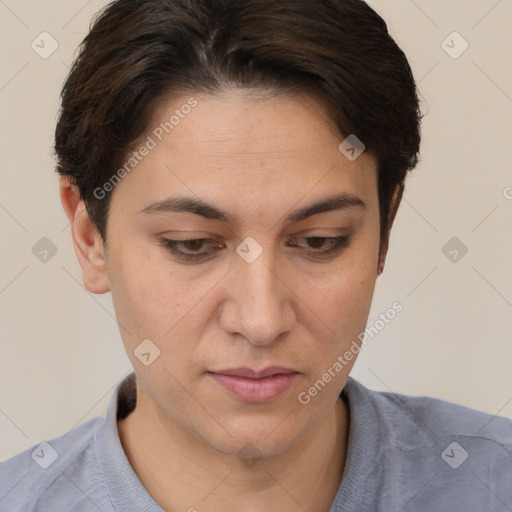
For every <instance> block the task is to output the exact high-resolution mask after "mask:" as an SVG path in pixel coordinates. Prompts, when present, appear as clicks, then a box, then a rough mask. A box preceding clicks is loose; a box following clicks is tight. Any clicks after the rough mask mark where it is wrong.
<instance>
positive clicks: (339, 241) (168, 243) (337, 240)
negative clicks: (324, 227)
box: [159, 234, 352, 261]
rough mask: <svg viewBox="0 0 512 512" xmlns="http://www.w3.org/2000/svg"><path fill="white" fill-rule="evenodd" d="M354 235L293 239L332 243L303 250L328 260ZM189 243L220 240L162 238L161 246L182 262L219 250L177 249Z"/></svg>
mask: <svg viewBox="0 0 512 512" xmlns="http://www.w3.org/2000/svg"><path fill="white" fill-rule="evenodd" d="M351 237H352V234H345V235H338V236H318V235H317V236H315V235H303V236H299V237H294V238H292V242H295V241H296V240H297V239H299V240H302V239H305V240H310V239H318V240H322V241H323V242H324V243H325V242H331V243H332V245H331V247H329V248H328V249H314V248H309V249H303V251H302V252H303V253H306V254H307V255H308V256H310V257H313V258H328V257H329V256H333V257H336V256H337V255H338V254H339V253H341V252H342V251H343V249H345V248H346V247H347V246H348V245H349V243H350V240H351ZM187 242H203V243H206V244H207V243H216V242H217V243H218V242H219V239H218V238H217V237H209V238H208V237H203V238H191V237H187V238H183V239H179V240H175V239H169V238H162V239H161V240H160V242H159V245H160V246H163V247H164V248H166V249H167V250H169V251H170V252H171V253H172V254H173V255H175V256H176V257H177V258H178V259H180V260H182V261H199V260H204V259H205V258H207V257H208V256H210V255H211V254H212V253H213V252H216V250H218V249H219V248H218V247H217V248H216V249H213V250H210V251H203V252H195V253H194V252H185V251H181V250H179V249H176V247H180V245H181V246H183V244H185V243H187ZM291 246H292V247H297V246H299V244H297V243H292V244H291Z"/></svg>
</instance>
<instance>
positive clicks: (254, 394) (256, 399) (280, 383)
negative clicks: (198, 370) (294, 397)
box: [208, 373, 298, 403]
mask: <svg viewBox="0 0 512 512" xmlns="http://www.w3.org/2000/svg"><path fill="white" fill-rule="evenodd" d="M208 375H210V377H211V378H212V379H213V380H214V381H215V382H217V383H218V384H220V385H221V386H223V387H224V389H226V390H228V391H229V392H231V393H232V394H233V395H235V396H236V397H237V398H238V399H239V400H242V401H243V402H250V403H264V402H270V401H271V400H274V399H275V398H277V397H278V396H279V395H281V394H282V393H284V392H285V391H286V390H287V389H289V388H290V386H291V385H292V382H293V380H294V379H295V378H296V377H297V375H298V373H287V374H283V373H279V374H276V375H271V376H269V377H264V378H261V379H250V378H248V377H238V376H235V375H222V374H219V373H209V374H208Z"/></svg>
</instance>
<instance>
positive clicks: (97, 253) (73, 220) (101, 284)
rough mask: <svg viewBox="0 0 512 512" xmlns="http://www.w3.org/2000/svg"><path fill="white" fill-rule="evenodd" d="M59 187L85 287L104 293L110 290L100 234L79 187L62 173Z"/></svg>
mask: <svg viewBox="0 0 512 512" xmlns="http://www.w3.org/2000/svg"><path fill="white" fill-rule="evenodd" d="M59 190H60V199H61V202H62V206H63V208H64V211H65V212H66V215H67V217H68V220H69V223H70V225H71V236H72V237H73V246H74V248H75V252H76V255H77V258H78V263H79V264H80V267H81V268H82V280H83V283H84V286H85V287H86V288H87V290H89V291H90V292H92V293H106V292H108V291H109V290H110V283H109V281H108V277H107V271H106V259H105V248H104V246H103V241H102V240H101V237H100V234H99V233H98V230H97V229H96V226H95V225H94V223H93V222H92V221H91V218H90V217H89V214H88V213H87V210H86V209H85V204H84V202H83V200H82V197H81V195H80V192H79V190H78V187H77V186H76V185H74V184H73V183H71V181H70V180H69V178H68V177H67V176H61V178H60V181H59Z"/></svg>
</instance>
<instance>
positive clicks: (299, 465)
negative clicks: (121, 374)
mask: <svg viewBox="0 0 512 512" xmlns="http://www.w3.org/2000/svg"><path fill="white" fill-rule="evenodd" d="M118 430H119V436H120V439H121V443H122V445H123V448H124V451H125V453H126V455H127V458H128V460H129V461H130V464H131V465H132V467H133V469H134V471H135V473H136V474H137V476H138V477H139V479H140V481H141V482H142V484H143V485H144V487H145V488H146V489H147V490H148V492H149V494H150V495H151V496H152V497H153V499H154V500H155V501H156V502H157V503H158V504H159V505H160V506H161V507H162V508H163V509H164V510H167V511H174V510H195V509H197V510H201V509H204V508H208V509H209V510H214V511H224V510H230V509H232V508H233V507H232V504H233V503H239V504H243V509H244V510H246V511H250V512H260V511H262V512H263V511H267V510H276V509H278V510H280V511H282V512H288V511H294V512H295V511H297V510H304V509H305V510H308V511H310V512H327V511H328V510H329V508H330V506H331V504H332V502H333V501H334V498H335V496H336V493H337V490H338V488H339V485H340V483H341V479H342V475H343V469H344V465H345V458H346V447H347V438H348V411H347V408H346V405H345V404H344V402H343V401H342V400H341V399H338V400H337V401H336V404H335V405H334V406H333V407H332V408H331V409H330V410H329V411H328V413H327V414H326V415H325V416H324V418H323V419H322V420H321V421H320V422H319V423H318V424H317V425H316V426H315V427H314V428H313V429H312V430H311V431H309V432H308V433H307V434H306V435H304V436H303V437H302V438H301V439H300V440H299V441H298V442H297V443H296V444H295V445H293V446H292V447H291V448H290V449H289V450H287V451H285V452H283V453H281V454H280V455H276V456H273V457H268V458H261V459H254V460H253V461H252V462H251V461H247V463H246V464H242V463H241V461H240V459H239V458H238V457H237V456H229V455H226V454H223V453H219V452H218V451H217V450H215V449H213V448H212V447H211V446H209V445H207V444H206V443H205V442H204V441H203V440H202V439H201V438H199V437H198V436H196V435H195V434H194V433H193V432H191V431H189V430H187V429H185V428H183V427H182V426H181V425H178V424H177V423H175V422H172V421H170V419H169V418H168V417H167V416H165V417H164V415H163V413H162V412H161V411H159V410H158V408H157V406H156V404H154V403H152V401H151V400H150V399H149V398H148V396H147V395H145V394H144V393H143V391H142V390H139V386H137V406H136V408H135V410H134V411H133V412H132V413H131V414H129V415H128V416H127V417H126V418H125V419H123V420H120V421H118Z"/></svg>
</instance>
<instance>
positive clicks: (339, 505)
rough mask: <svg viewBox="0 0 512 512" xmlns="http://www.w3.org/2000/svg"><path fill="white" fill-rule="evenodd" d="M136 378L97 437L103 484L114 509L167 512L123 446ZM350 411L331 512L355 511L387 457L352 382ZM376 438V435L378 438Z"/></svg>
mask: <svg viewBox="0 0 512 512" xmlns="http://www.w3.org/2000/svg"><path fill="white" fill-rule="evenodd" d="M135 393H136V388H135V373H134V372H132V373H130V374H129V375H128V376H126V377H125V378H124V379H122V380H121V381H120V382H119V383H118V384H117V385H116V388H115V390H114V392H113V393H112V395H111V397H110V401H109V406H108V410H107V413H106V415H105V419H104V421H103V423H102V424H101V425H100V427H99V429H98V431H97V432H96V436H95V450H96V457H97V459H98V461H99V464H100V468H101V471H102V476H103V481H104V483H105V486H106V488H107V490H108V493H109V495H110V499H111V501H112V505H113V507H114V509H115V510H122V511H126V512H130V511H139V510H144V511H146V512H165V511H164V510H163V509H162V508H161V507H160V506H159V505H158V503H157V502H156V501H155V500H154V499H153V498H152V496H151V495H150V494H149V493H148V491H147V489H146V488H145V487H144V486H143V484H142V482H141V481H140V479H139V477H138V476H137V474H136V473H135V471H134V470H133V468H132V466H131V465H130V461H129V460H128V458H127V456H126V453H125V452H124V449H123V447H122V444H121V439H120V437H119V432H118V429H117V420H118V419H123V418H125V417H126V416H128V414H130V412H132V411H133V409H134V408H135V404H136V396H135ZM340 399H342V400H344V402H345V403H346V405H347V409H348V411H349V433H348V443H347V458H346V461H345V469H344V473H343V478H342V481H341V484H340V486H339V488H338V492H337V493H336V497H335V498H334V501H333V503H332V506H331V508H330V510H329V512H345V511H347V512H348V511H351V510H355V509H356V508H357V507H358V506H359V505H360V504H361V499H362V497H364V495H365V487H366V482H370V480H371V478H370V473H371V472H372V471H374V470H375V467H376V464H368V461H369V460H373V461H376V459H377V458H378V457H380V456H381V455H382V452H383V443H381V442H380V440H381V439H383V433H382V429H383V428H384V426H383V425H382V423H381V421H379V416H378V414H377V411H376V410H375V406H374V404H373V401H372V399H371V396H370V394H369V392H368V390H367V389H366V388H365V387H364V386H362V385H361V384H359V383H358V382H357V381H355V380H354V379H353V378H351V377H348V379H347V382H346V384H345V386H344V388H343V390H342V391H341V393H340ZM376 434H377V435H376Z"/></svg>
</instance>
